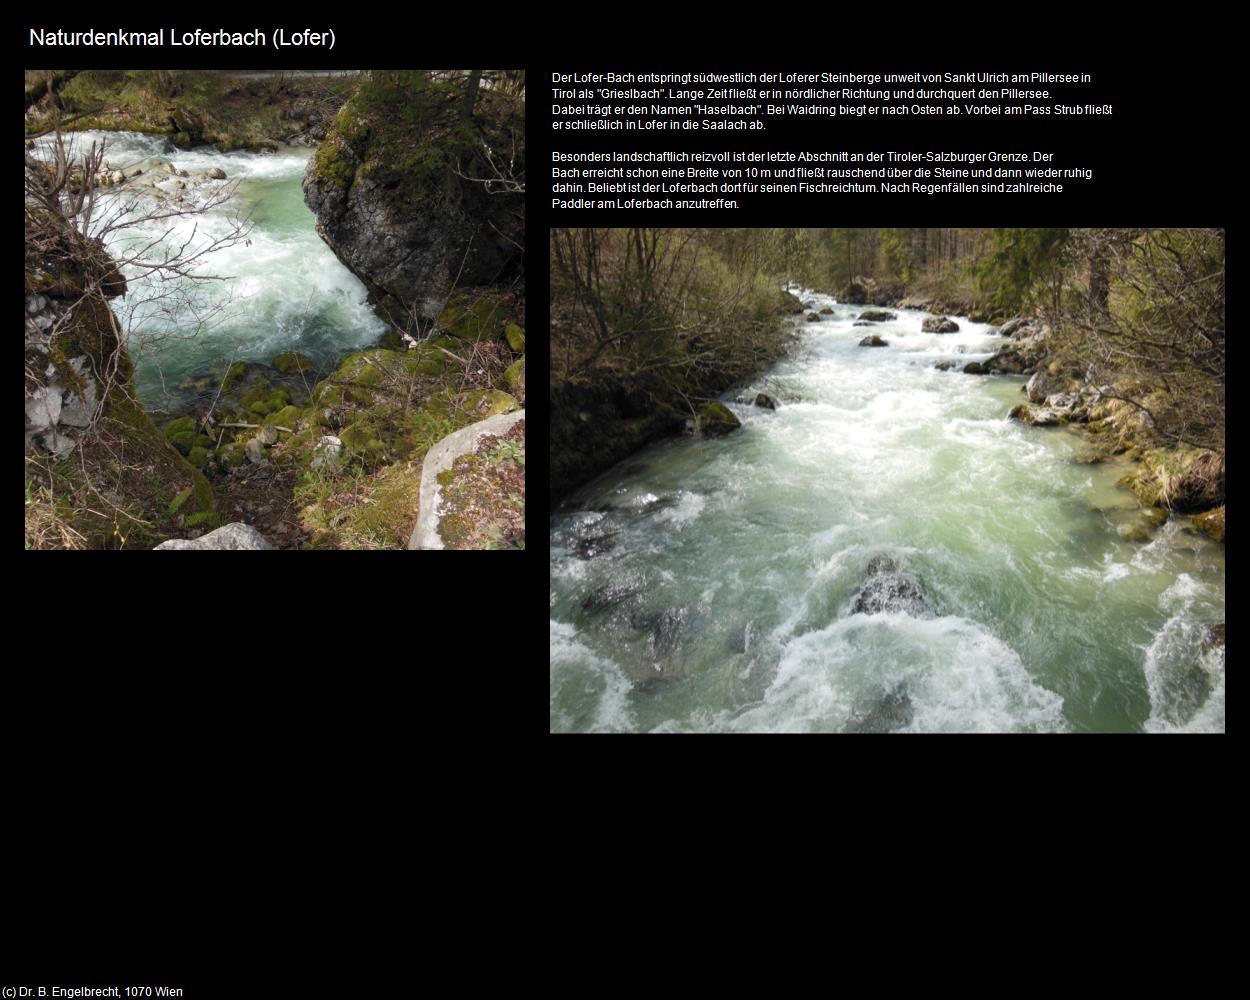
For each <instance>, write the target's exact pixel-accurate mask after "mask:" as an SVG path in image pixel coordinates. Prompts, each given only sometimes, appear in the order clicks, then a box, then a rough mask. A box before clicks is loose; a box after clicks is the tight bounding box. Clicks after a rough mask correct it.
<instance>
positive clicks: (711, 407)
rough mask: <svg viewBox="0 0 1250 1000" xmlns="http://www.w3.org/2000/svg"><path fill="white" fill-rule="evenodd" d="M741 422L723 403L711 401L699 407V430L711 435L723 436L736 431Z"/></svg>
mask: <svg viewBox="0 0 1250 1000" xmlns="http://www.w3.org/2000/svg"><path fill="white" fill-rule="evenodd" d="M741 426H742V422H741V421H740V420H739V419H738V418H737V417H735V416H734V415H733V411H732V410H730V409H729V407H727V406H726V405H725V404H724V403H717V402H711V403H707V404H706V405H704V406H702V407H700V409H699V424H698V427H699V431H700V432H701V433H703V434H707V435H711V436H712V437H723V436H724V435H726V434H728V433H730V432H731V431H736V430H737V429H738V428H739V427H741Z"/></svg>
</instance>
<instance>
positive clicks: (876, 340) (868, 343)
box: [859, 333, 890, 347]
mask: <svg viewBox="0 0 1250 1000" xmlns="http://www.w3.org/2000/svg"><path fill="white" fill-rule="evenodd" d="M859 346H860V347H889V346H890V342H889V341H888V340H882V339H881V338H880V337H878V336H877V335H876V334H875V333H874V334H873V335H872V336H871V337H865V338H864V339H863V340H861V341H860V342H859Z"/></svg>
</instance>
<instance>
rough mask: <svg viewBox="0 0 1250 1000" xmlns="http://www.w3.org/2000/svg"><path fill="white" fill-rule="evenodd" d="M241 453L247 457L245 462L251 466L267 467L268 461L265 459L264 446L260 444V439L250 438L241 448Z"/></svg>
mask: <svg viewBox="0 0 1250 1000" xmlns="http://www.w3.org/2000/svg"><path fill="white" fill-rule="evenodd" d="M243 453H244V454H245V455H247V460H248V461H249V462H251V463H252V464H253V465H268V464H269V459H267V458H266V457H265V446H264V445H263V444H261V443H260V438H252V440H250V441H249V442H248V443H247V444H245V445H244V446H243Z"/></svg>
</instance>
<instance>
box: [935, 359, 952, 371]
mask: <svg viewBox="0 0 1250 1000" xmlns="http://www.w3.org/2000/svg"><path fill="white" fill-rule="evenodd" d="M933 367H934V368H936V369H937V370H938V371H940V372H948V371H950V370H951V369H952V368H954V367H955V362H954V361H939V362H938V363H937V364H935V365H934V366H933Z"/></svg>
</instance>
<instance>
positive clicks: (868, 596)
mask: <svg viewBox="0 0 1250 1000" xmlns="http://www.w3.org/2000/svg"><path fill="white" fill-rule="evenodd" d="M884 611H902V612H904V613H906V614H909V615H928V614H931V613H932V609H931V608H930V607H929V603H928V601H926V600H925V597H924V592H923V591H922V590H921V589H920V581H919V580H917V579H916V578H915V577H914V576H912V575H911V574H910V573H905V572H903V571H902V570H900V569H899V568H898V566H897V564H896V563H895V562H894V560H893V559H891V558H889V557H888V556H877V557H876V558H875V559H873V560H872V562H870V563H869V564H868V570H867V579H866V580H865V581H864V585H863V587H862V588H861V589H860V592H859V593H858V594H857V595H856V597H855V603H854V605H853V606H852V607H851V613H852V614H856V615H859V614H864V615H875V614H880V613H881V612H884Z"/></svg>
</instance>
